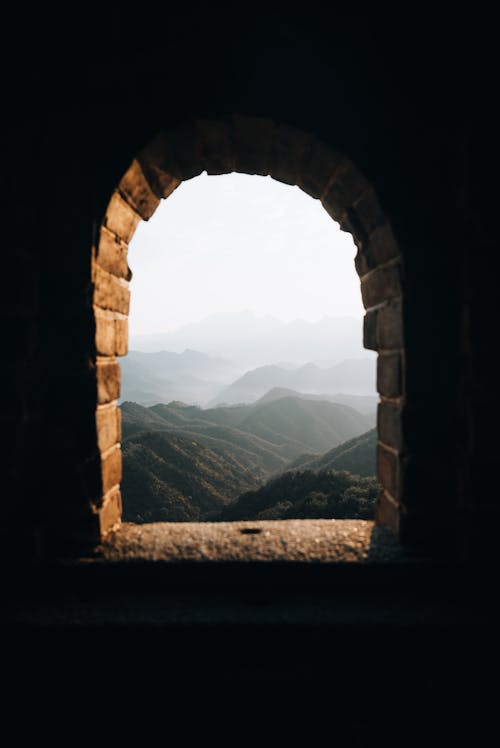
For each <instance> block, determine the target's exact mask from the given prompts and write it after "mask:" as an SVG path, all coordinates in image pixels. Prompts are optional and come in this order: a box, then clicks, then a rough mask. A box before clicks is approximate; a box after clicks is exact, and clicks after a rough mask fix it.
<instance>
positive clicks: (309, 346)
mask: <svg viewBox="0 0 500 748" xmlns="http://www.w3.org/2000/svg"><path fill="white" fill-rule="evenodd" d="M362 327H363V325H362V321H361V320H360V319H357V318H355V317H340V318H335V317H323V319H320V320H318V321H317V322H308V321H305V320H301V319H298V320H294V321H293V322H282V321H281V320H278V319H276V318H274V317H269V316H267V317H257V316H256V315H254V314H252V313H251V312H238V313H220V314H213V315H211V316H209V317H206V318H205V319H202V320H201V321H199V322H196V323H191V324H188V325H184V326H183V327H181V328H179V329H177V330H174V331H171V332H164V333H153V334H148V335H134V334H131V336H130V348H131V349H134V350H138V351H148V352H154V351H161V350H168V351H175V352H177V353H181V352H182V351H184V350H185V349H186V348H188V349H193V350H196V351H200V352H201V353H205V354H207V355H210V356H217V357H222V358H224V359H228V360H230V361H233V362H234V363H235V364H236V366H237V367H238V368H240V369H241V372H243V371H246V370H248V369H253V368H256V367H258V366H262V365H265V364H267V363H269V362H270V361H274V362H290V363H291V364H292V365H294V366H301V365H302V364H304V363H305V362H307V361H327V362H328V366H333V365H334V364H336V363H340V362H341V361H342V360H343V359H349V358H359V357H361V356H364V357H370V356H372V358H374V355H372V354H371V353H370V352H369V351H366V350H365V349H364V348H363V340H362Z"/></svg>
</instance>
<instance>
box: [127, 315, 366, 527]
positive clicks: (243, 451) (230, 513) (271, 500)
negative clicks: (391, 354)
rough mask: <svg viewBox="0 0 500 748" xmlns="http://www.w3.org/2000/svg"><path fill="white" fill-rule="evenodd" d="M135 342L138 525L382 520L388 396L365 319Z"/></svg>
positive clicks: (221, 319)
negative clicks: (380, 411) (381, 454)
mask: <svg viewBox="0 0 500 748" xmlns="http://www.w3.org/2000/svg"><path fill="white" fill-rule="evenodd" d="M132 345H133V346H136V347H137V350H134V349H133V350H131V351H130V353H129V355H128V356H127V357H125V358H124V359H123V360H122V401H121V411H122V430H123V438H122V449H123V456H124V463H123V464H124V472H123V482H122V488H123V496H124V517H125V519H126V520H129V521H134V522H151V521H178V522H179V521H205V520H218V519H224V518H225V519H231V518H232V519H237V518H249V519H251V518H255V519H257V518H268V519H271V518H273V517H274V518H282V519H286V518H297V517H307V516H311V517H316V516H325V517H343V516H353V517H360V518H365V517H368V516H371V514H370V512H371V513H373V503H374V500H375V499H374V497H375V496H376V492H377V486H376V481H375V479H374V477H373V475H374V470H375V443H376V433H375V429H374V426H375V420H376V406H377V399H378V398H377V395H376V389H375V357H374V355H373V356H372V355H371V353H370V352H368V351H366V350H364V349H363V348H362V345H361V322H360V321H359V320H357V319H354V318H348V317H346V318H343V319H329V318H324V319H323V320H321V321H320V322H316V323H310V322H304V321H302V320H297V321H295V322H292V323H283V322H279V321H278V320H276V319H274V318H272V317H262V318H259V317H256V316H255V315H253V314H250V313H241V314H220V315H213V316H212V317H209V318H207V319H205V320H202V321H201V322H199V323H197V324H192V325H187V326H185V327H183V328H181V329H179V330H177V331H175V332H171V333H165V334H162V335H149V336H136V337H135V338H134V339H133V341H132ZM270 362H271V363H270ZM345 471H349V472H347V473H346V472H345ZM287 491H288V492H289V495H288V498H286V497H285V498H284V494H285V493H286V492H287ZM349 513H350V514H349Z"/></svg>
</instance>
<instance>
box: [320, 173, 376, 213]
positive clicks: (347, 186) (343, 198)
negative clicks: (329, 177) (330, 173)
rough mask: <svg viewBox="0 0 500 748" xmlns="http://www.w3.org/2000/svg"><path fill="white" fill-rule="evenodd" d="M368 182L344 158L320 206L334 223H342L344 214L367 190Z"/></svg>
mask: <svg viewBox="0 0 500 748" xmlns="http://www.w3.org/2000/svg"><path fill="white" fill-rule="evenodd" d="M368 187H369V185H368V182H367V181H366V179H365V178H364V176H363V175H362V174H361V172H360V171H359V170H358V169H357V168H356V167H355V166H354V164H353V163H352V161H351V160H350V159H347V158H344V159H343V161H342V163H340V164H339V166H338V168H337V169H336V171H335V176H334V179H333V182H332V184H331V186H330V189H329V190H328V191H327V193H326V194H324V195H323V196H322V198H321V204H322V205H323V208H324V209H325V210H326V212H327V213H328V214H329V215H330V216H331V217H332V218H333V219H334V221H339V222H340V221H342V220H343V217H344V214H345V212H346V211H347V209H348V208H351V207H352V206H353V204H354V203H355V201H356V199H357V198H359V197H360V196H361V194H362V193H363V192H364V191H365V190H367V189H368Z"/></svg>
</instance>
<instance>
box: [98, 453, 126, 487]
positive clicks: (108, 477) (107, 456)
mask: <svg viewBox="0 0 500 748" xmlns="http://www.w3.org/2000/svg"><path fill="white" fill-rule="evenodd" d="M101 475H102V490H103V493H107V492H108V491H110V490H111V489H112V488H113V487H114V486H118V485H119V483H120V481H121V478H122V451H121V449H120V445H119V444H117V445H115V446H114V447H111V448H110V449H109V450H108V451H107V452H105V453H104V454H102V455H101Z"/></svg>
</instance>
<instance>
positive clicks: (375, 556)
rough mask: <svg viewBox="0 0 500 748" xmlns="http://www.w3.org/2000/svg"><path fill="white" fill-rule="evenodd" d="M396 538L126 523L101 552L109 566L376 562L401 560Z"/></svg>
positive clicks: (296, 526)
mask: <svg viewBox="0 0 500 748" xmlns="http://www.w3.org/2000/svg"><path fill="white" fill-rule="evenodd" d="M402 556H403V554H402V550H401V548H400V546H399V545H398V543H397V542H396V540H395V539H394V537H393V536H392V535H390V534H389V533H388V532H387V531H385V530H384V529H383V528H381V527H377V526H376V525H375V524H374V523H373V522H368V521H365V520H334V519H316V520H267V521H259V522H249V521H246V522H155V523H151V524H144V525H136V524H132V523H125V524H123V525H122V526H121V527H120V529H119V530H118V531H116V532H114V533H112V534H110V536H109V537H108V538H107V539H106V540H105V541H104V542H103V544H102V545H101V546H100V547H99V548H98V549H97V551H96V554H95V557H96V558H99V559H103V560H106V561H167V562H185V561H191V562H192V561H198V562H206V561H210V562H213V561H221V562H228V561H229V562H233V561H235V562H242V561H244V562H256V561H257V562H274V561H278V562H295V563H297V562H306V563H310V562H314V563H342V564H346V563H347V564H351V563H373V562H391V561H396V560H401V559H402Z"/></svg>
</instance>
